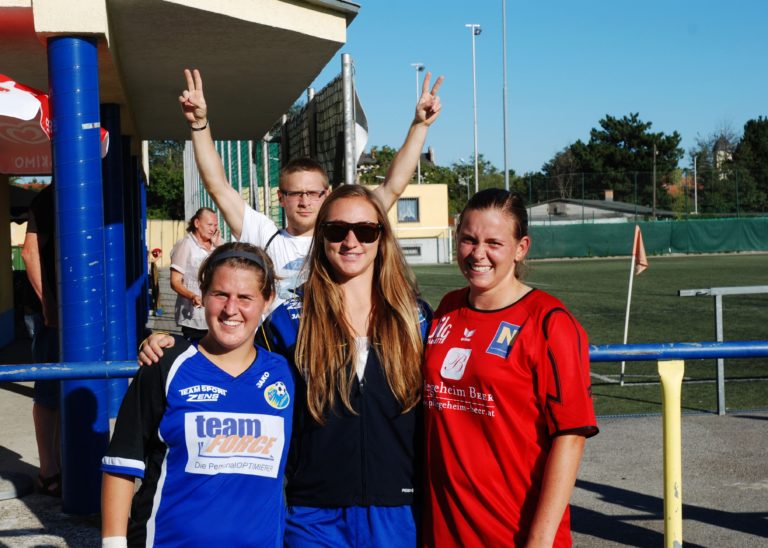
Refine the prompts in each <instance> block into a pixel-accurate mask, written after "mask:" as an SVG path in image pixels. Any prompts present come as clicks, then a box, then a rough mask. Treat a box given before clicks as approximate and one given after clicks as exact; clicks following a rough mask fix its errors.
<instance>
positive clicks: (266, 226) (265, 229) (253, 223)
mask: <svg viewBox="0 0 768 548" xmlns="http://www.w3.org/2000/svg"><path fill="white" fill-rule="evenodd" d="M243 206H244V207H245V210H244V211H243V231H242V232H241V233H240V241H241V242H245V243H248V244H253V245H256V246H259V247H264V246H266V245H267V242H268V241H269V239H270V238H271V237H272V236H274V235H275V233H276V232H277V231H278V228H277V225H276V224H275V223H274V222H272V220H271V219H270V218H269V217H267V216H266V215H264V214H263V213H259V212H258V211H256V210H255V209H253V208H252V207H251V206H249V205H248V204H245V203H244V204H243Z"/></svg>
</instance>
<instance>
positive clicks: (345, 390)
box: [296, 185, 423, 423]
mask: <svg viewBox="0 0 768 548" xmlns="http://www.w3.org/2000/svg"><path fill="white" fill-rule="evenodd" d="M349 198H362V199H364V200H366V201H367V202H368V203H370V204H371V205H372V206H373V207H374V209H375V210H376V216H377V217H378V222H379V223H380V224H381V226H382V230H381V234H380V235H379V240H378V241H379V249H378V254H377V256H376V259H375V261H374V278H373V287H372V288H371V292H372V295H371V297H372V301H373V307H372V310H371V318H370V325H371V335H372V337H371V341H372V347H371V349H372V351H374V352H376V354H377V355H378V357H379V361H380V362H381V365H382V368H383V370H384V376H385V377H386V379H387V384H388V385H389V388H390V390H392V393H393V394H394V396H395V398H396V399H397V401H398V402H399V403H400V405H401V407H402V410H403V412H405V411H408V410H410V409H412V408H413V407H414V406H415V405H416V404H417V403H418V401H419V397H420V394H421V354H422V345H423V342H422V338H421V330H420V327H419V313H418V304H417V301H416V295H417V292H416V283H415V279H414V277H413V273H412V272H411V269H410V268H409V267H408V265H407V264H406V262H405V259H404V258H403V254H402V252H401V251H400V247H399V246H398V244H397V241H396V240H395V237H394V235H393V233H392V228H391V227H390V225H389V221H388V220H387V214H386V212H385V210H384V207H383V206H382V205H381V203H380V202H379V200H378V199H377V198H376V197H375V196H374V194H373V193H372V192H371V191H370V190H368V189H367V188H365V187H362V186H359V185H342V186H340V187H338V188H337V189H336V190H334V191H333V192H332V193H331V194H330V196H329V197H328V198H327V199H326V200H325V202H324V203H323V205H322V207H321V208H320V211H319V212H318V215H317V224H316V229H315V232H314V236H313V237H312V247H311V249H310V252H309V256H308V257H307V261H306V263H305V265H304V267H305V268H308V269H309V272H308V276H307V282H306V284H305V285H304V296H303V306H302V309H303V310H302V314H301V322H300V326H299V334H298V339H297V341H296V365H297V367H298V368H299V370H300V371H301V372H302V374H303V376H304V378H305V380H306V383H307V406H308V408H309V412H310V413H311V414H312V416H313V417H314V418H315V420H317V421H318V422H320V423H322V422H323V414H324V413H325V411H326V410H332V409H334V408H335V405H336V402H337V399H340V400H341V402H342V404H343V405H344V407H346V408H347V409H348V410H349V411H350V412H352V413H354V412H355V410H354V409H353V408H352V404H351V402H350V393H351V390H352V386H353V382H354V377H355V368H354V367H353V366H352V364H353V363H354V360H355V353H356V350H355V337H354V331H353V329H352V327H351V326H350V325H349V322H348V321H347V315H346V314H345V304H349V303H345V302H344V294H343V291H342V289H341V287H340V286H339V284H338V282H337V280H336V277H335V274H334V271H333V269H332V267H331V265H330V262H329V261H328V257H327V256H326V254H325V245H324V240H323V228H322V224H323V223H324V222H325V221H326V220H327V219H328V211H329V209H330V207H331V204H333V203H334V202H336V201H338V200H344V199H349Z"/></svg>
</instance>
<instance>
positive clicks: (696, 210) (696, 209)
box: [693, 154, 699, 215]
mask: <svg viewBox="0 0 768 548" xmlns="http://www.w3.org/2000/svg"><path fill="white" fill-rule="evenodd" d="M697 159H698V158H697V157H696V155H695V154H694V155H693V213H694V214H695V215H698V214H699V183H698V182H697V181H696V160H697Z"/></svg>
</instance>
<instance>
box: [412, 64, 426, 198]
mask: <svg viewBox="0 0 768 548" xmlns="http://www.w3.org/2000/svg"><path fill="white" fill-rule="evenodd" d="M411 66H412V67H413V68H415V69H416V104H418V103H419V98H420V97H421V94H420V93H419V73H420V72H423V71H424V64H423V63H411ZM416 183H418V184H421V151H419V160H418V162H417V163H416Z"/></svg>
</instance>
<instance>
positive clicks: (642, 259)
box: [632, 225, 648, 276]
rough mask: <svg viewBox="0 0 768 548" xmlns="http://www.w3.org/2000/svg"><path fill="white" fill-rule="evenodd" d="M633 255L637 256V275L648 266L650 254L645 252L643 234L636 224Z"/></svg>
mask: <svg viewBox="0 0 768 548" xmlns="http://www.w3.org/2000/svg"><path fill="white" fill-rule="evenodd" d="M632 255H633V256H634V257H635V276H637V275H638V274H640V273H641V272H642V271H643V270H645V269H646V268H648V256H647V255H646V254H645V245H643V235H642V233H641V232H640V226H639V225H635V242H634V244H633V245H632Z"/></svg>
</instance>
